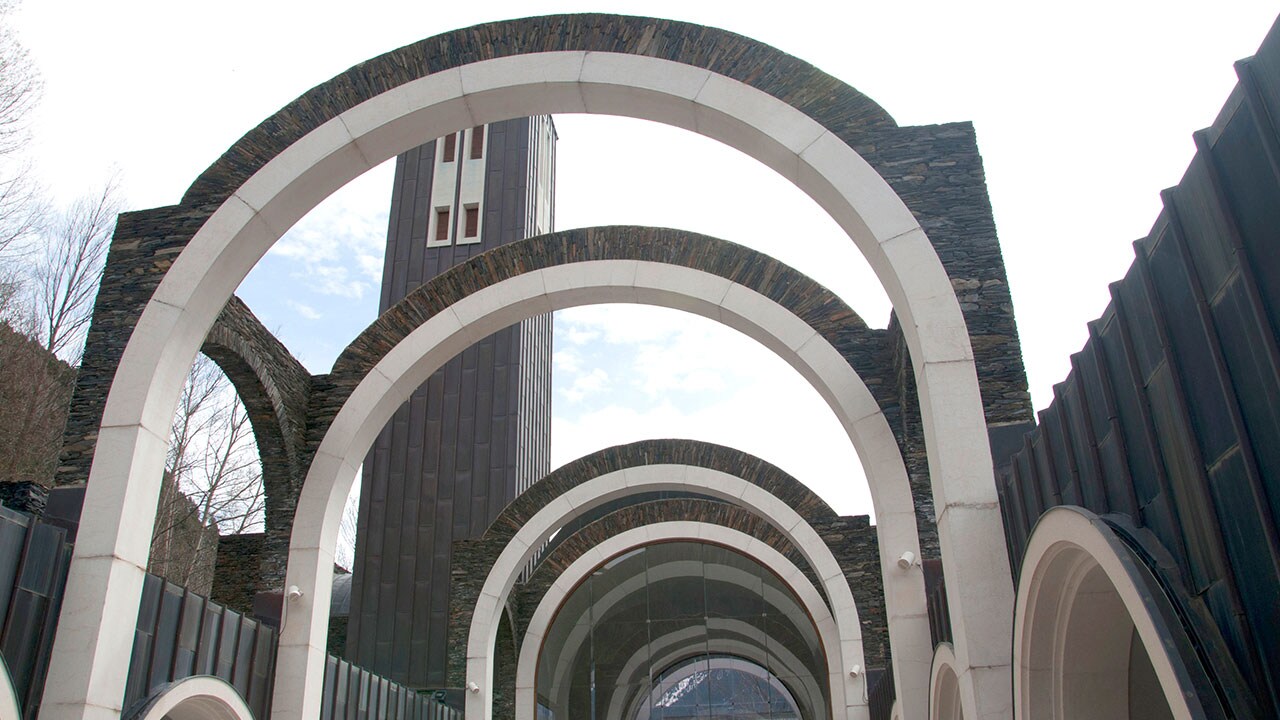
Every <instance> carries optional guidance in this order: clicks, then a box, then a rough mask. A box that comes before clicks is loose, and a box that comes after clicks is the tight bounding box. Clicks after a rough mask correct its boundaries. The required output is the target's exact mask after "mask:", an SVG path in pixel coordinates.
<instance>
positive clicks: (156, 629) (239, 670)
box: [124, 574, 279, 718]
mask: <svg viewBox="0 0 1280 720" xmlns="http://www.w3.org/2000/svg"><path fill="white" fill-rule="evenodd" d="M278 642H279V641H278V639H277V637H276V631H275V630H274V629H273V628H271V627H269V626H267V625H263V624H262V623H260V622H258V621H256V620H253V619H251V618H249V617H245V616H243V615H241V614H240V613H237V612H235V611H234V610H229V609H227V608H224V607H222V606H221V605H219V604H217V603H215V602H211V601H210V600H209V599H208V598H205V597H202V596H200V595H197V594H195V593H193V592H190V591H188V590H186V589H185V588H182V587H179V586H178V585H174V584H173V583H169V582H165V581H164V579H163V578H160V577H158V576H156V575H151V574H148V575H147V576H146V578H145V580H144V581H143V586H142V605H141V606H140V607H139V609H138V624H137V628H136V630H135V632H134V636H133V657H132V659H131V660H130V663H129V682H128V685H127V686H126V687H125V697H124V707H125V709H126V711H128V710H129V709H130V708H133V707H140V706H142V705H143V704H145V703H146V701H147V700H148V699H149V698H150V697H151V696H152V695H153V694H154V693H155V692H157V691H161V690H163V688H164V687H165V686H166V685H167V684H168V683H171V682H173V681H176V680H181V679H183V678H188V677H192V676H194V675H213V676H215V677H220V678H222V679H223V680H226V681H227V682H228V683H230V684H231V686H232V687H234V688H235V689H236V692H238V693H240V696H241V697H242V698H244V701H245V703H246V704H247V705H248V706H249V708H250V709H251V710H252V711H253V713H254V715H255V716H256V717H260V718H265V717H267V716H268V715H269V714H270V712H271V689H272V685H273V684H274V682H275V656H276V646H277V644H278Z"/></svg>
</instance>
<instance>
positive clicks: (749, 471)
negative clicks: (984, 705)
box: [450, 439, 927, 676]
mask: <svg viewBox="0 0 1280 720" xmlns="http://www.w3.org/2000/svg"><path fill="white" fill-rule="evenodd" d="M644 465H687V466H698V467H703V468H707V469H711V470H719V471H721V472H726V473H730V474H733V475H736V476H738V477H740V478H742V479H744V480H746V481H747V482H750V483H752V484H754V485H757V486H759V487H761V488H762V489H764V490H766V491H767V492H769V493H770V494H772V495H773V496H775V497H777V498H779V499H780V500H782V501H783V502H784V503H785V504H786V505H788V506H789V507H791V508H794V509H795V510H796V512H797V513H799V514H800V516H801V517H802V518H804V520H805V521H806V522H808V523H809V524H810V525H812V526H814V528H815V529H817V530H818V531H819V533H820V534H821V535H822V536H823V540H824V542H826V544H827V546H828V548H829V549H830V550H831V552H832V554H833V556H834V557H836V559H837V561H838V562H840V563H841V564H844V563H845V562H848V561H854V560H855V558H853V557H850V556H848V555H846V554H845V553H844V551H843V550H842V549H840V548H838V547H836V545H834V544H833V543H832V542H829V541H828V540H827V536H826V533H825V532H824V528H825V527H827V526H828V525H830V524H832V521H833V520H835V513H834V512H833V511H832V510H831V509H830V507H828V506H827V504H826V503H825V502H824V501H823V500H822V499H821V498H820V497H818V496H817V495H815V494H814V493H813V492H812V491H811V490H809V488H807V487H805V486H804V484H803V483H800V482H799V481H797V480H795V479H794V478H792V477H791V476H790V475H787V474H786V473H785V472H784V471H782V470H781V469H779V468H777V467H776V466H774V465H772V464H770V463H768V462H766V461H764V460H761V459H759V458H756V457H754V456H752V455H750V454H748V453H745V452H742V451H740V450H736V449H733V448H729V447H725V446H722V445H716V444H714V443H708V442H701V441H695V440H670V439H668V440H642V441H638V442H634V443H629V444H627V445H619V446H615V447H611V448H606V449H604V450H600V451H597V452H594V453H591V454H589V455H586V456H584V457H581V458H578V459H577V460H573V461H571V462H569V463H566V464H565V465H563V466H561V467H560V468H557V469H556V470H554V471H552V472H551V473H550V474H549V475H547V476H546V477H545V478H543V479H542V480H540V481H539V482H537V483H535V484H534V485H532V486H530V488H529V489H528V490H526V491H525V492H524V493H522V494H521V495H520V496H519V497H517V498H516V500H515V501H513V502H512V503H511V504H510V505H508V506H507V508H506V510H505V511H504V512H503V513H502V514H501V515H499V517H498V519H497V520H496V521H495V522H494V523H493V525H492V526H491V527H490V529H489V531H488V532H486V534H485V536H484V537H481V538H478V539H476V540H471V541H464V542H461V543H458V544H457V546H456V549H455V553H456V555H455V557H458V558H459V561H460V563H461V564H462V565H463V566H465V567H469V568H478V567H485V566H486V565H487V563H489V562H491V560H486V558H492V557H495V556H496V554H497V553H498V552H500V550H501V548H502V547H503V546H505V545H506V543H507V542H509V541H510V539H511V538H512V536H513V535H514V534H515V532H516V531H517V530H518V529H519V528H520V527H522V526H523V525H524V524H525V523H526V522H528V520H529V519H530V518H531V517H532V516H533V514H534V513H535V512H536V511H537V510H538V509H539V508H541V507H543V506H545V505H547V504H549V503H551V502H552V501H554V500H555V498H556V497H558V496H559V495H562V494H563V493H564V492H566V491H568V490H569V489H571V488H573V487H575V486H577V485H579V484H581V483H582V482H585V481H586V480H588V479H591V478H594V477H598V476H600V475H601V474H604V473H608V472H616V471H623V470H625V469H627V468H634V467H640V466H644ZM626 500H627V498H624V499H622V500H619V501H617V502H625V501H626ZM699 503H702V504H705V505H706V506H705V507H703V505H699ZM681 504H683V505H685V507H684V508H680V507H679V506H680V505H681ZM714 505H719V506H721V507H720V508H714V507H712V506H714ZM605 507H606V508H609V507H610V506H605ZM668 510H669V511H670V512H667V511H668ZM702 511H705V512H702ZM655 513H657V515H655ZM663 513H666V515H665V516H669V517H679V518H680V519H690V518H691V517H699V518H703V519H707V520H708V521H712V520H713V519H715V518H733V521H734V522H735V523H745V524H738V525H733V527H735V528H736V529H739V530H742V531H744V532H747V533H748V534H750V535H752V536H753V537H755V538H757V539H758V540H760V541H762V542H766V543H768V544H770V545H771V546H772V547H774V548H775V549H776V550H778V551H779V552H782V553H783V554H784V555H786V556H787V557H788V559H790V560H791V561H792V562H794V563H796V565H797V566H799V567H801V568H802V569H804V570H805V572H806V574H808V575H809V579H810V581H811V582H814V583H815V585H819V586H820V584H821V583H820V580H821V578H818V577H817V576H816V575H814V574H813V571H812V569H811V568H809V566H808V564H807V563H806V562H805V561H804V558H803V556H801V555H800V554H799V553H798V552H797V551H796V549H795V548H794V547H793V546H791V545H790V543H789V542H787V541H786V539H785V536H784V535H782V534H781V533H780V532H779V531H778V530H777V529H776V528H772V527H771V526H770V525H769V524H768V523H767V521H765V520H763V519H759V518H758V517H757V516H755V515H751V514H750V513H746V512H745V511H743V510H742V509H741V508H738V507H737V506H736V505H732V504H728V505H726V504H724V503H718V502H716V503H711V502H709V501H707V500H695V499H685V498H682V499H678V500H674V499H673V500H643V501H642V502H641V504H639V505H626V506H624V507H622V508H618V509H614V510H611V511H610V512H609V513H608V516H607V517H608V518H609V519H608V522H605V517H606V516H604V515H601V516H596V515H595V514H593V513H588V514H587V515H585V516H583V517H584V518H586V519H590V521H591V524H590V525H588V526H585V527H581V528H578V529H576V530H575V531H574V533H573V534H572V535H571V536H569V537H563V536H565V535H566V533H567V531H568V530H569V529H572V528H573V527H574V526H569V527H566V528H564V529H561V531H560V532H559V534H558V535H557V538H556V542H557V543H559V544H558V545H556V546H554V547H551V548H548V549H547V550H543V551H541V552H540V553H539V556H538V557H539V559H538V566H537V567H536V568H535V570H534V571H533V572H532V573H530V574H529V575H528V578H527V579H526V580H524V582H523V583H522V588H523V591H522V594H523V596H525V597H528V596H529V595H528V593H529V592H531V591H532V592H535V593H536V592H539V590H540V589H541V588H542V587H543V586H549V585H550V584H551V583H552V582H553V580H554V574H555V573H556V572H558V571H559V570H560V569H563V567H564V566H566V565H567V563H568V561H569V560H572V559H573V558H575V557H576V554H575V553H578V552H581V551H585V549H586V548H587V547H590V546H591V545H593V544H595V543H596V542H598V541H599V540H600V539H602V537H603V536H602V535H601V534H600V533H601V532H614V531H617V530H620V529H625V528H629V527H633V526H638V525H641V524H645V523H649V522H656V521H657V520H656V518H657V517H660V516H664V515H663ZM690 513H694V515H692V516H691V515H690ZM699 513H701V514H699ZM753 518H754V519H753ZM748 527H750V529H747V528H748ZM848 532H849V531H848V530H845V529H842V531H841V535H842V536H844V535H848ZM566 552H567V553H568V554H567V555H566V554H565V553H566ZM566 558H567V559H566ZM878 560H879V558H878V556H877V557H875V558H873V561H875V562H876V564H878ZM850 589H851V591H852V592H853V594H854V599H855V601H856V603H857V605H858V608H859V612H860V614H862V613H865V608H866V607H876V606H877V605H878V607H880V608H883V607H884V606H883V605H882V604H878V603H877V602H876V601H877V600H878V601H879V603H883V602H884V593H883V585H882V581H881V582H880V583H874V582H873V583H869V584H868V585H867V587H862V586H854V585H852V584H851V585H850ZM479 591H480V588H479V585H478V582H477V583H476V584H470V583H466V582H465V581H463V582H462V583H460V584H459V585H458V586H457V587H456V588H455V593H456V594H455V598H454V600H455V602H454V607H455V608H456V609H455V610H454V611H453V613H452V617H454V618H456V619H458V620H460V621H461V622H456V623H454V624H453V625H452V626H451V627H452V628H453V629H452V631H451V633H452V634H451V639H450V644H451V645H453V646H455V647H461V646H462V645H464V644H465V642H466V632H465V625H466V623H467V621H469V619H470V616H471V613H470V608H471V607H473V606H474V604H475V600H476V599H477V597H478V594H479ZM868 622H869V621H868V620H867V618H865V617H864V618H863V628H864V633H863V644H864V651H865V653H866V655H867V660H868V662H869V663H871V664H872V665H877V662H876V661H877V659H884V658H886V657H887V656H888V654H889V653H888V647H887V643H884V642H883V641H881V640H880V638H877V637H875V636H874V635H872V636H868V634H867V633H866V628H867V626H868ZM895 629H897V628H895ZM921 629H922V630H927V627H922V628H921ZM925 649H927V648H925ZM903 652H904V653H905V652H906V648H903ZM461 670H462V668H461V667H456V668H454V669H453V671H451V672H453V673H456V675H457V676H460V675H461Z"/></svg>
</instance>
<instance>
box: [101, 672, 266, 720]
mask: <svg viewBox="0 0 1280 720" xmlns="http://www.w3.org/2000/svg"><path fill="white" fill-rule="evenodd" d="M126 717H127V718H128V720H256V718H254V717H253V713H252V712H251V711H250V710H249V707H248V706H247V705H245V703H244V699H243V698H241V697H240V693H238V692H236V689H235V688H233V687H231V685H230V684H228V683H227V681H225V680H223V679H222V678H217V677H213V676H212V675H193V676H191V677H188V678H183V679H182V680H178V681H176V682H172V683H169V684H168V685H162V686H161V687H159V688H156V690H155V691H154V692H153V693H152V694H151V696H150V697H148V698H147V700H146V701H144V702H143V703H142V704H141V705H139V706H137V707H135V708H133V709H131V710H130V711H129V712H128V713H127V715H126Z"/></svg>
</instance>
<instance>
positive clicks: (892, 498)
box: [273, 260, 932, 718]
mask: <svg viewBox="0 0 1280 720" xmlns="http://www.w3.org/2000/svg"><path fill="white" fill-rule="evenodd" d="M600 302H645V303H649V304H655V305H663V306H667V307H675V308H679V309H682V310H686V311H689V312H693V313H697V314H701V315H703V316H705V317H708V318H711V319H715V320H718V321H720V322H723V323H725V324H728V325H730V326H732V327H735V328H737V329H738V330H741V331H742V332H744V333H746V334H747V335H749V336H751V337H753V338H756V339H757V340H759V341H761V342H762V343H763V344H764V345H766V346H767V347H769V348H770V349H772V350H774V352H775V353H777V354H778V355H779V356H780V357H782V358H783V359H785V360H786V361H787V362H788V363H790V364H791V365H792V366H793V367H795V368H796V369H797V371H799V372H800V373H801V375H803V376H804V377H806V378H807V379H809V381H810V382H811V383H812V384H813V385H814V387H815V388H816V389H817V390H818V392H819V393H820V394H821V395H822V396H823V397H824V398H825V399H826V400H827V402H828V403H829V404H830V406H831V407H832V409H833V411H834V412H835V414H836V417H837V419H838V420H839V421H840V422H841V423H842V425H843V426H844V427H845V430H846V432H847V433H848V434H849V437H850V438H851V440H852V442H853V443H854V445H855V446H856V447H857V449H858V454H859V457H860V458H861V459H862V461H863V465H864V469H865V470H866V473H867V476H868V478H875V480H872V481H871V482H872V487H871V492H872V497H873V500H874V501H875V503H876V514H877V521H878V523H877V537H878V539H879V543H880V558H881V566H882V569H883V570H884V579H885V588H886V594H887V597H886V609H887V611H888V613H889V618H888V625H889V635H890V643H891V645H892V647H893V652H894V667H895V672H898V673H899V676H900V677H901V678H902V679H903V682H904V685H905V686H906V687H907V688H908V689H913V688H918V693H919V694H917V695H912V696H908V695H905V694H904V697H908V698H911V697H915V698H920V701H919V714H918V715H915V716H910V715H909V717H916V718H922V717H924V712H925V709H924V703H923V699H922V698H923V693H924V691H925V688H927V683H928V663H929V661H930V659H931V658H932V645H931V641H930V636H929V626H928V616H927V610H926V608H925V605H924V584H923V577H922V575H921V573H920V572H919V570H918V568H912V569H909V570H906V571H903V570H900V569H899V568H898V566H897V558H898V556H899V555H900V554H901V553H902V551H903V549H904V548H905V549H911V550H912V551H913V552H918V538H917V536H916V527H915V512H914V505H913V504H912V500H911V495H910V491H909V487H908V484H907V480H906V470H905V467H904V466H903V464H902V458H901V455H900V454H899V451H898V446H897V444H896V442H895V441H894V439H893V435H892V431H891V430H890V429H889V426H888V423H887V422H886V420H885V418H884V416H883V414H882V413H881V411H880V409H879V406H878V405H877V404H876V403H875V400H874V398H873V397H872V396H871V394H870V391H869V390H867V388H866V386H865V385H864V384H863V383H862V381H861V379H860V378H859V377H858V375H857V373H856V372H854V370H853V369H852V368H851V367H850V366H849V364H848V363H847V362H846V361H845V360H844V358H843V357H842V356H841V355H840V354H839V352H838V351H836V349H835V348H834V347H832V346H831V345H830V344H829V343H828V342H827V341H826V340H825V339H824V338H823V337H822V336H821V335H819V334H818V333H817V332H815V331H814V330H813V329H812V328H810V327H808V326H807V325H805V324H804V322H803V321H801V320H800V319H799V318H798V317H796V316H795V315H792V314H791V313H790V312H789V311H787V310H786V309H785V308H783V307H782V306H781V305H778V304H776V303H774V302H773V301H772V300H769V299H768V298H766V297H764V296H763V295H759V294H757V293H755V292H754V291H752V290H748V289H746V288H745V287H743V286H740V285H737V284H735V283H733V282H731V281H729V280H726V279H724V278H721V277H719V276H716V275H711V274H709V273H706V272H703V271H700V270H696V269H692V268H686V267H682V266H674V265H666V264H662V263H654V262H640V261H635V260H595V261H588V262H577V263H568V264H565V265H558V266H552V267H547V268H542V269H538V270H532V271H530V272H527V273H525V274H522V275H518V276H516V277H513V278H509V279H507V280H503V281H501V282H499V283H496V284H494V285H491V286H488V287H485V288H483V289H480V290H477V291H476V292H474V293H472V294H471V295H469V296H467V297H466V298H464V299H463V300H461V301H459V302H457V303H455V304H454V305H453V306H451V307H450V308H448V309H447V310H445V311H443V312H440V313H437V314H436V315H435V316H433V317H431V318H430V319H428V320H427V321H425V322H424V323H423V324H422V325H421V326H420V327H418V328H416V329H415V330H413V331H412V332H410V333H409V334H408V335H407V336H405V338H404V339H403V340H401V341H400V342H399V343H398V344H397V345H396V346H395V347H394V348H392V349H391V350H389V351H388V352H387V353H386V355H385V356H384V357H383V358H382V359H381V360H380V361H379V362H378V363H377V364H376V365H375V366H374V367H373V368H372V370H371V371H370V372H369V373H368V374H367V375H366V377H365V378H364V380H362V381H361V382H360V383H359V384H358V385H357V386H356V388H355V389H354V390H353V391H352V392H351V395H350V396H349V397H348V399H347V401H346V403H345V404H344V405H343V406H342V408H341V410H339V412H338V413H337V415H336V416H335V417H334V420H333V422H332V424H331V425H330V429H329V431H328V433H327V434H326V435H325V437H324V439H323V441H322V442H321V444H320V446H319V448H318V449H317V452H316V455H315V460H314V461H313V463H312V466H311V469H310V471H309V474H308V476H307V481H306V484H305V485H304V487H303V490H302V495H301V497H300V498H299V502H298V509H297V517H298V518H321V519H322V522H319V523H301V522H295V523H294V530H293V537H292V542H291V550H290V562H289V574H288V580H287V582H288V584H289V585H296V586H298V587H299V588H300V589H302V591H303V598H302V599H300V600H299V601H297V602H294V603H291V604H290V605H289V608H288V613H289V618H288V619H287V620H286V623H285V626H284V628H283V630H282V633H281V645H280V651H279V655H278V658H277V672H282V673H285V676H287V677H289V678H291V679H292V678H297V679H298V680H299V681H300V684H299V685H297V686H294V685H286V684H282V683H281V682H280V679H279V678H278V679H277V683H276V690H275V700H274V702H273V713H282V717H291V718H292V717H309V716H310V711H309V710H307V709H305V708H300V707H299V705H298V703H307V702H314V701H312V700H308V698H311V697H313V696H314V697H316V698H318V696H319V687H320V683H321V682H322V680H323V677H322V674H321V673H322V670H323V658H324V647H325V638H326V633H327V624H326V618H327V615H328V597H329V594H328V591H327V590H324V589H325V588H328V587H329V583H330V582H331V580H330V577H331V573H332V566H333V552H334V546H335V542H336V538H337V528H338V523H339V521H340V518H341V512H342V507H343V503H344V502H345V498H346V496H347V493H348V491H349V489H350V487H351V483H352V481H353V480H354V478H355V475H356V472H357V468H359V466H360V464H361V463H362V462H363V458H364V455H365V453H366V452H367V450H368V447H369V446H370V445H371V444H372V442H373V440H374V438H375V437H376V436H377V434H378V433H379V432H380V431H381V429H382V427H383V426H384V425H385V424H386V422H387V420H388V419H389V418H390V417H391V414H392V413H393V412H394V411H395V409H396V408H397V407H399V405H400V404H401V403H402V402H403V401H404V400H405V399H407V398H408V397H409V394H410V393H412V392H413V390H414V389H415V388H417V387H418V386H420V385H421V384H422V382H423V381H425V380H426V378H427V377H429V376H430V375H431V373H432V372H434V371H435V370H436V369H437V368H438V367H440V366H441V365H442V364H443V363H444V362H445V361H447V360H448V359H449V358H451V357H453V356H454V355H456V354H457V353H458V352H461V351H462V349H464V348H465V347H467V346H469V345H471V344H472V343H474V342H475V341H476V340H477V339H479V338H482V337H485V336H486V335H488V334H491V333H492V332H495V331H496V330H498V329H500V328H502V327H506V326H508V325H511V324H513V323H515V322H518V321H520V320H521V319H523V318H524V317H527V316H529V315H533V314H538V313H544V312H550V311H552V310H556V309H562V308H565V307H571V306H575V305H583V304H590V303H600ZM695 470H696V471H698V472H702V471H704V470H705V469H703V468H696V469H695V468H690V471H691V472H693V471H695ZM625 472H629V473H632V474H640V473H643V472H647V471H645V469H644V468H635V469H631V470H628V471H625ZM725 477H729V476H725ZM732 482H733V483H734V484H735V485H736V486H740V485H750V483H747V482H746V481H744V480H741V479H739V478H732ZM717 485H723V482H719V481H717ZM750 486H751V487H752V488H753V489H754V492H761V493H763V492H764V491H763V490H761V489H760V488H757V487H756V486H754V485H750ZM581 487H582V486H579V487H578V488H575V489H574V491H573V493H580V492H583V491H582V490H580V488H581ZM698 491H699V492H708V488H698ZM713 494H714V493H713ZM765 494H766V495H767V493H765ZM574 497H578V498H579V499H578V500H576V501H574V502H577V503H581V502H586V501H588V500H590V501H594V499H593V498H591V497H590V496H581V495H574ZM768 498H769V500H768V504H767V507H766V509H765V510H763V511H761V510H760V509H759V508H757V512H759V514H762V515H764V516H765V517H767V518H770V519H771V520H773V521H774V522H775V524H777V525H779V526H780V527H781V528H783V529H790V528H791V527H792V526H793V525H794V524H795V522H796V521H798V520H799V516H798V515H796V514H795V513H794V511H793V510H791V509H790V508H789V507H786V506H785V504H784V503H782V502H781V501H780V500H777V499H776V498H774V497H773V496H772V495H768ZM725 499H727V500H730V501H734V502H738V496H726V497H725ZM562 500H563V496H562V498H561V500H560V501H557V502H561V501H562ZM739 504H741V503H739ZM562 505H563V503H562V502H561V505H555V503H553V505H552V506H554V507H561V506H562ZM782 511H785V512H786V513H788V514H789V515H788V517H793V518H794V520H792V521H791V523H790V524H786V523H781V522H779V521H778V520H777V518H778V517H780V516H779V515H778V513H779V512H782ZM527 527H528V526H526V528H527ZM556 527H560V526H559V525H557V526H556ZM552 529H554V528H552ZM522 532H524V531H522ZM546 532H547V533H548V534H549V532H550V531H549V530H548V531H546ZM517 537H524V535H520V534H518V535H517ZM542 539H545V536H544V537H543V538H542ZM542 539H539V540H529V541H527V542H528V543H529V547H536V546H537V545H538V544H540V543H541V541H542ZM812 539H813V541H814V544H815V546H821V547H822V548H823V549H824V550H825V545H822V544H821V542H820V540H819V539H818V538H817V536H816V534H814V535H813V536H812ZM513 542H515V541H513ZM521 542H526V541H524V540H521ZM829 562H830V565H828V567H829V568H830V569H831V574H830V575H829V576H831V577H833V576H834V574H835V573H837V572H838V566H837V565H835V561H834V559H830V560H829ZM814 567H817V565H814ZM824 579H825V577H824ZM510 580H511V581H512V582H513V581H514V575H512V576H511V577H510ZM509 589H510V584H509V583H508V584H507V585H506V586H505V587H503V588H502V589H501V593H499V592H498V591H497V590H494V591H493V593H491V594H493V595H495V596H496V595H498V594H502V595H504V596H505V593H506V592H508V591H509ZM844 593H845V594H848V588H847V584H845V587H844ZM484 599H485V598H484V597H483V596H482V597H481V601H482V602H483V601H484ZM842 608H847V609H848V610H850V611H852V610H853V602H852V596H851V595H850V596H849V599H848V602H847V603H846V604H845V605H843V606H842ZM837 611H838V612H839V610H837ZM494 631H495V632H496V625H495V626H494ZM492 646H493V642H492V638H491V639H490V641H489V643H488V647H489V648H492ZM304 667H305V668H307V669H306V670H305V671H304V670H302V669H301V668H304ZM488 672H491V669H490V670H487V671H485V674H484V678H483V681H481V680H477V683H478V684H480V685H482V686H486V687H487V686H488V685H489V684H490V683H489V681H488V680H487V673H488ZM308 687H309V688H310V690H308V689H307V688H308ZM904 693H905V691H904ZM910 702H911V701H910V700H908V703H910ZM486 707H488V706H487V705H486ZM908 707H910V704H909V705H908ZM283 708H290V712H291V713H292V714H287V715H286V714H283ZM477 712H480V710H478V709H477Z"/></svg>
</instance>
